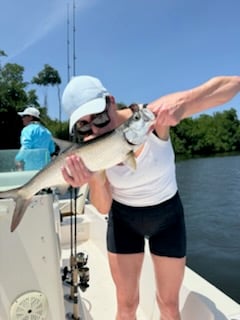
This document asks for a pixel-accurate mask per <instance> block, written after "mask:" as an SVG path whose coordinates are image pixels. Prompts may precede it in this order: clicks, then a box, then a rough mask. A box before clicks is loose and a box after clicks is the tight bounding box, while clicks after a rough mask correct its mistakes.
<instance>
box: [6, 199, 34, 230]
mask: <svg viewBox="0 0 240 320" xmlns="http://www.w3.org/2000/svg"><path fill="white" fill-rule="evenodd" d="M31 200H32V199H25V198H23V197H21V196H18V198H17V199H16V206H15V209H14V214H13V218H12V222H11V232H13V231H14V230H15V229H16V228H17V226H18V225H19V223H20V221H21V220H22V218H23V216H24V213H25V211H26V209H27V207H28V205H29V203H30V202H31Z"/></svg>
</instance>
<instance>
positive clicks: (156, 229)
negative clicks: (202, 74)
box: [62, 76, 240, 320]
mask: <svg viewBox="0 0 240 320" xmlns="http://www.w3.org/2000/svg"><path fill="white" fill-rule="evenodd" d="M239 91H240V77H238V76H220V77H215V78H212V79H210V80H209V81H207V82H205V83H204V84H202V85H200V86H198V87H196V88H193V89H191V90H187V91H183V92H177V93H173V94H169V95H166V96H163V97H161V98H159V99H157V100H155V101H153V102H151V103H149V104H147V105H138V106H137V107H138V108H140V109H144V108H146V109H147V110H150V111H151V112H152V113H153V114H154V115H155V120H154V122H153V124H152V126H151V128H150V129H149V132H148V136H147V139H146V141H145V142H144V143H142V144H140V145H139V146H138V148H137V149H136V150H135V151H134V157H135V160H136V169H135V170H133V168H131V167H130V166H129V165H128V164H127V163H125V162H121V163H119V164H117V165H115V166H113V167H111V168H108V169H106V170H105V175H103V174H100V172H93V171H91V170H89V169H88V168H87V166H86V165H85V163H84V161H83V159H81V157H78V156H77V155H70V156H68V157H67V158H66V159H65V165H64V166H63V167H62V174H63V177H64V179H65V181H66V182H67V183H68V184H70V185H72V186H73V187H79V186H81V185H83V184H85V183H88V185H89V189H90V201H91V203H92V204H93V205H94V206H95V207H96V208H97V209H98V210H99V212H101V213H103V214H107V213H109V220H108V229H107V249H108V257H109V264H110V268H111V273H112V277H113V280H114V283H115V286H116V294H117V306H118V307H117V312H116V319H117V320H135V319H136V310H137V307H138V303H139V278H140V273H141V267H142V263H143V258H144V241H145V238H146V239H148V241H149V248H150V252H151V256H152V261H153V265H154V271H155V278H156V298H157V302H158V305H159V309H160V313H161V320H180V312H179V290H180V287H181V284H182V280H183V276H184V268H185V262H186V233H185V224H184V214H183V208H182V204H181V200H180V197H179V194H178V188H177V182H176V177H175V163H174V152H173V148H172V145H171V141H170V136H169V128H170V126H175V125H177V124H178V123H179V122H180V121H181V120H182V119H184V118H187V117H190V116H192V115H193V114H196V113H198V112H202V111H204V110H207V109H209V108H212V107H214V106H218V105H221V104H224V103H226V102H227V101H229V100H230V99H231V98H233V97H234V96H235V95H236V94H237V93H238V92H239ZM62 101H63V107H64V109H65V111H66V113H68V114H69V117H70V132H71V133H73V134H76V135H78V136H79V135H80V136H82V138H83V140H84V141H87V140H90V139H94V138H96V137H98V136H102V135H103V134H105V133H106V132H109V131H111V130H113V129H115V128H116V127H118V126H119V125H120V124H122V123H124V122H125V121H126V120H127V119H128V118H129V117H131V116H132V113H133V111H132V110H133V109H134V108H136V105H133V106H131V107H130V108H126V109H123V110H118V109H117V105H116V101H115V99H114V96H112V95H111V94H110V93H109V92H108V91H107V89H106V88H104V86H103V85H102V83H101V81H100V80H99V79H97V78H95V77H91V76H77V77H73V78H72V80H71V81H70V82H69V83H68V85H67V86H66V88H65V90H64V93H63V99H62ZM133 107H134V108H133ZM108 152H109V153H111V148H110V150H108ZM112 156H113V157H114V154H113V155H112ZM96 157H97V154H96Z"/></svg>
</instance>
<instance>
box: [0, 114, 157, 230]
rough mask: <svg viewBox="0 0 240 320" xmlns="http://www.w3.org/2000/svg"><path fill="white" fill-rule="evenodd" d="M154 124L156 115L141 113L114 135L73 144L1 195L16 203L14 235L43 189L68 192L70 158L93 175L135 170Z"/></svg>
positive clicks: (113, 132)
mask: <svg viewBox="0 0 240 320" xmlns="http://www.w3.org/2000/svg"><path fill="white" fill-rule="evenodd" d="M153 121H154V115H153V114H152V113H151V112H150V111H149V110H148V109H138V110H136V111H134V113H133V115H132V117H131V118H130V119H129V120H127V121H126V122H124V123H123V124H122V125H121V126H119V127H118V128H117V129H115V130H113V131H112V132H110V133H108V134H105V135H103V136H100V137H98V138H96V139H94V140H90V141H89V142H86V143H84V144H82V145H78V144H73V143H71V146H70V147H69V148H67V149H66V150H65V151H63V152H62V153H61V154H60V155H59V156H58V157H56V158H55V159H54V160H53V161H52V162H50V163H49V164H48V165H47V166H46V167H45V168H43V169H42V170H41V171H39V172H38V173H37V174H36V175H35V176H34V177H33V178H31V179H30V180H29V181H28V182H27V183H26V184H24V185H23V186H21V187H19V188H15V189H11V190H6V191H2V192H0V198H13V199H14V201H15V203H16V205H15V209H14V214H13V218H12V222H11V231H14V230H15V229H16V227H17V226H18V224H19V223H20V221H21V219H22V217H23V215H24V212H25V211H26V209H27V207H28V205H29V203H30V202H31V200H32V198H33V196H34V195H35V194H36V193H38V192H39V191H40V190H42V189H47V188H51V187H58V186H63V185H65V187H66V189H67V184H66V182H65V180H64V178H63V176H62V173H61V167H62V166H63V165H64V163H65V158H66V157H68V156H69V155H71V154H76V155H78V156H79V157H81V159H82V160H83V162H84V164H85V165H86V167H87V168H88V169H89V170H91V171H102V170H105V169H107V168H110V167H112V166H114V165H116V164H118V163H121V162H125V163H127V164H128V165H129V166H131V167H132V168H133V169H134V168H135V167H136V162H135V157H134V154H133V152H134V151H135V150H136V149H137V148H138V146H139V145H140V144H142V143H144V141H145V140H146V138H147V134H148V133H149V130H150V129H151V126H152V124H153Z"/></svg>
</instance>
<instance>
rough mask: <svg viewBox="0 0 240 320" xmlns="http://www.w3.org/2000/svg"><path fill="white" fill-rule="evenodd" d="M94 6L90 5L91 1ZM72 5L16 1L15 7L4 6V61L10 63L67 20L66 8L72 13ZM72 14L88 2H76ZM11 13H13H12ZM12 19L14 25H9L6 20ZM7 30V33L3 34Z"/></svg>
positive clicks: (0, 34) (45, 0)
mask: <svg viewBox="0 0 240 320" xmlns="http://www.w3.org/2000/svg"><path fill="white" fill-rule="evenodd" d="M92 3H93V2H92ZM72 4H73V2H72V1H70V2H67V1H66V2H65V1H59V0H52V1H50V0H42V1H38V2H37V5H36V2H35V1H31V0H22V1H19V2H18V1H17V2H16V4H15V5H14V8H13V7H12V6H11V5H9V4H4V6H3V8H2V9H1V14H0V20H1V19H2V20H1V23H0V29H1V30H2V31H0V38H1V45H2V46H3V47H1V48H0V49H2V50H5V51H6V53H7V54H8V57H7V59H6V60H8V61H9V60H13V59H15V58H16V57H17V56H19V55H20V54H22V53H23V52H24V51H26V50H27V49H28V48H29V47H31V46H33V45H34V44H36V43H37V42H38V41H40V40H41V39H42V38H44V37H45V36H46V35H47V34H48V33H49V32H51V31H52V30H54V29H55V28H56V27H57V26H58V25H61V24H62V23H66V21H67V6H68V5H69V11H70V12H71V10H73V9H72V8H73V7H72ZM75 4H76V6H75V12H77V11H79V10H83V9H84V8H85V7H86V6H88V5H89V3H87V1H83V2H81V3H78V0H76V1H75ZM13 10H14V11H13ZM7 16H8V17H10V16H11V17H12V21H13V23H11V24H9V21H8V19H6V17H7ZM6 30H7V32H6Z"/></svg>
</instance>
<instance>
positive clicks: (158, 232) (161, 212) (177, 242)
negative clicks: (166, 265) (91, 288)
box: [107, 192, 186, 258]
mask: <svg viewBox="0 0 240 320" xmlns="http://www.w3.org/2000/svg"><path fill="white" fill-rule="evenodd" d="M145 239H148V241H149V248H150V252H151V253H153V254H155V255H158V256H167V257H176V258H182V257H184V256H185V255H186V230H185V222H184V212H183V206H182V202H181V199H180V197H179V194H178V192H177V193H176V194H175V196H173V197H172V198H171V199H169V200H167V201H165V202H163V203H160V204H158V205H154V206H148V207H131V206H127V205H124V204H121V203H119V202H117V201H113V203H112V208H111V211H110V213H109V219H108V228H107V249H108V251H109V252H112V253H123V254H129V253H141V252H144V243H145Z"/></svg>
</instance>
